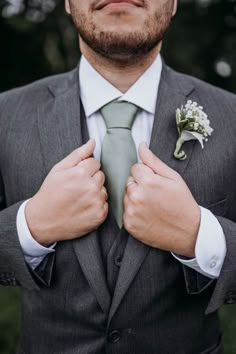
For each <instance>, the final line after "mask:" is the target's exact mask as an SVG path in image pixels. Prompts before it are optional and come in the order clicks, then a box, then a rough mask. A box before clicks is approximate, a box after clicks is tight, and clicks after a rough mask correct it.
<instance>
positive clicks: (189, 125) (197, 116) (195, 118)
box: [174, 100, 213, 160]
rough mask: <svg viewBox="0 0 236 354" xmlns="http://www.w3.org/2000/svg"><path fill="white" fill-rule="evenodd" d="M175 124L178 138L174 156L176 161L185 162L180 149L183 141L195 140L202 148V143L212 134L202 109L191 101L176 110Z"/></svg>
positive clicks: (183, 152) (183, 154) (183, 153)
mask: <svg viewBox="0 0 236 354" xmlns="http://www.w3.org/2000/svg"><path fill="white" fill-rule="evenodd" d="M176 124H177V129H178V132H179V138H178V140H177V142H176V147H175V151H174V156H175V158H176V159H178V160H185V159H186V157H187V155H186V153H185V151H184V150H183V149H182V146H183V144H184V143H185V141H189V140H194V139H197V140H198V141H199V142H200V144H201V146H202V148H204V145H203V141H208V138H209V136H211V134H212V132H213V129H212V128H211V127H210V121H209V119H208V116H207V114H206V113H205V112H204V111H203V107H202V106H199V105H198V104H197V102H192V101H191V100H189V101H187V103H186V104H185V105H184V106H182V107H181V108H178V109H177V110H176Z"/></svg>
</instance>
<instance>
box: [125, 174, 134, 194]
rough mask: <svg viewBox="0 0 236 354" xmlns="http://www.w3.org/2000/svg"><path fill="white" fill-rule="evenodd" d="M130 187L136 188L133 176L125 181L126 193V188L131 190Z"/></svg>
mask: <svg viewBox="0 0 236 354" xmlns="http://www.w3.org/2000/svg"><path fill="white" fill-rule="evenodd" d="M131 186H132V187H135V186H137V182H136V181H135V179H134V177H133V176H129V177H128V179H127V182H126V186H125V188H126V192H127V189H128V188H132V187H131Z"/></svg>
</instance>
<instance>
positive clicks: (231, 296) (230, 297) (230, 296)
mask: <svg viewBox="0 0 236 354" xmlns="http://www.w3.org/2000/svg"><path fill="white" fill-rule="evenodd" d="M235 300H236V293H235V292H233V291H229V292H228V294H227V297H226V303H227V304H229V305H230V304H234V303H235Z"/></svg>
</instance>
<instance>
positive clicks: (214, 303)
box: [183, 216, 236, 314]
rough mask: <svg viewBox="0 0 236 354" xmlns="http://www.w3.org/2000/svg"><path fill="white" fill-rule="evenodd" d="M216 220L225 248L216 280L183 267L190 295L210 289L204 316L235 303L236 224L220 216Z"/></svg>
mask: <svg viewBox="0 0 236 354" xmlns="http://www.w3.org/2000/svg"><path fill="white" fill-rule="evenodd" d="M217 219H218V221H219V223H220V225H221V227H222V229H223V231H224V235H225V240H226V248H227V254H226V257H225V260H224V263H223V267H222V269H221V272H220V275H219V277H218V279H215V280H214V279H210V278H208V277H206V276H204V275H202V274H200V273H198V272H196V271H194V270H193V269H191V268H189V267H186V266H183V271H184V276H185V283H186V288H187V291H188V293H189V294H190V295H198V294H200V293H201V292H203V291H204V290H206V289H208V288H209V287H211V288H212V292H211V294H212V295H211V297H210V299H209V303H208V306H207V308H206V314H209V313H211V312H214V311H216V310H218V309H219V308H220V307H221V306H222V305H223V304H234V303H236V223H235V222H233V221H230V220H228V219H226V218H224V217H220V216H217Z"/></svg>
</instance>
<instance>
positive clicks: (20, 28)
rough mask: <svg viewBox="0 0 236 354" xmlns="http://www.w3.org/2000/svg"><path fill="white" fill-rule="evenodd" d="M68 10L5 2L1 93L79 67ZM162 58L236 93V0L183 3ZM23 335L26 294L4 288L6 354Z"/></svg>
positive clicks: (51, 4)
mask: <svg viewBox="0 0 236 354" xmlns="http://www.w3.org/2000/svg"><path fill="white" fill-rule="evenodd" d="M84 1H86V0H84ZM156 1H159V0H156ZM63 5H64V4H63V1H56V0H25V1H24V0H8V1H6V0H0V48H1V49H0V92H2V91H5V90H8V89H11V88H13V87H17V86H20V85H24V84H27V83H29V82H32V81H34V80H37V79H39V78H41V77H44V76H47V75H52V74H55V73H60V72H63V71H66V70H69V69H70V68H72V67H74V66H75V65H76V64H77V62H78V59H79V50H78V44H77V34H76V32H75V30H74V28H73V25H72V23H71V20H70V18H69V17H68V16H66V14H65V12H64V6H63ZM162 54H163V57H164V59H165V61H166V62H167V64H169V65H170V66H172V67H173V68H175V69H176V70H179V71H182V72H185V73H188V74H191V75H194V76H197V77H199V78H201V79H203V80H206V81H208V82H210V83H212V84H215V85H217V86H220V87H222V88H225V89H227V90H229V91H232V92H235V93H236V0H228V1H227V0H182V1H180V2H179V10H178V14H177V16H176V18H175V19H174V21H173V24H172V26H171V28H170V30H169V32H168V34H167V36H166V39H165V42H164V46H163V50H162ZM235 118H236V117H235ZM196 301H197V299H196ZM235 316H236V307H234V306H228V307H225V308H223V309H222V310H221V320H222V328H223V330H224V338H225V349H226V353H225V354H235V353H236V336H235V333H236V318H235ZM19 333H20V292H19V291H18V290H17V289H10V288H3V287H0V354H12V353H14V351H15V346H16V341H17V338H18V336H19ZM45 354H46V353H45Z"/></svg>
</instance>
